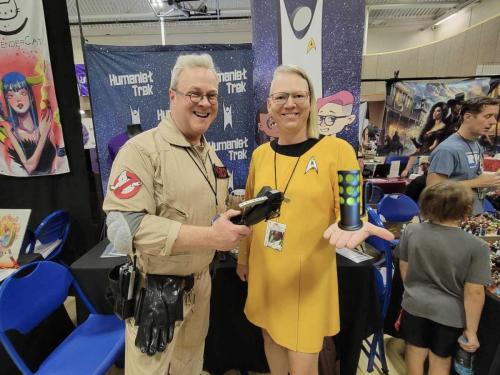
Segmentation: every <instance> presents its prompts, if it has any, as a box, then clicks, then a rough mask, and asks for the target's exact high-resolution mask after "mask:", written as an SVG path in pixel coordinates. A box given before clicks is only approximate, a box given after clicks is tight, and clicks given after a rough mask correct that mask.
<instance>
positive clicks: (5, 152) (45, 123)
mask: <svg viewBox="0 0 500 375" xmlns="http://www.w3.org/2000/svg"><path fill="white" fill-rule="evenodd" d="M67 172H69V165H68V159H67V157H66V151H65V147H64V139H63V131H62V125H61V121H60V118H59V107H58V103H57V99H56V92H55V88H54V82H53V78H52V68H51V63H50V56H49V49H48V40H47V32H46V29H45V19H44V12H43V6H42V2H41V1H35V0H8V1H3V2H0V174H4V175H8V176H15V177H29V176H44V175H52V174H61V173H67Z"/></svg>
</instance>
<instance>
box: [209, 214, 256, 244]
mask: <svg viewBox="0 0 500 375" xmlns="http://www.w3.org/2000/svg"><path fill="white" fill-rule="evenodd" d="M239 214H240V211H236V210H228V211H226V212H224V213H223V214H221V215H220V216H219V217H218V218H217V220H215V222H214V223H213V225H212V227H211V228H210V231H211V236H212V238H213V240H214V242H215V248H216V249H217V250H220V251H228V250H231V249H234V248H235V247H236V246H238V245H239V243H240V240H241V239H242V238H243V237H247V236H248V235H249V234H250V228H249V227H247V226H245V225H235V224H233V223H232V222H231V221H230V220H229V219H230V218H232V217H233V216H237V215H239Z"/></svg>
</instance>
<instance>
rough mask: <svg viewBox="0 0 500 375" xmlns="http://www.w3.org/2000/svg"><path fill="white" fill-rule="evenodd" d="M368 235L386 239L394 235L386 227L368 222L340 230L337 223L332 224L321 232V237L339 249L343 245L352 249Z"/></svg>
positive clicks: (388, 239)
mask: <svg viewBox="0 0 500 375" xmlns="http://www.w3.org/2000/svg"><path fill="white" fill-rule="evenodd" d="M370 236H377V237H380V238H382V239H383V240H387V241H392V240H393V239H394V235H393V234H392V233H391V232H389V231H388V230H387V229H385V228H381V227H377V226H376V225H373V224H372V223H368V222H363V226H362V227H361V229H358V230H355V231H347V230H342V229H340V228H339V226H338V225H337V224H332V225H330V226H329V227H328V229H327V230H325V233H323V238H324V239H326V240H328V241H329V242H330V245H333V246H335V247H336V248H339V249H341V248H343V247H347V248H349V249H354V248H356V247H357V246H359V245H360V244H361V243H362V242H363V241H364V240H366V239H367V238H368V237H370Z"/></svg>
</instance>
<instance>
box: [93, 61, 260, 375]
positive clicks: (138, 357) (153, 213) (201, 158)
mask: <svg viewBox="0 0 500 375" xmlns="http://www.w3.org/2000/svg"><path fill="white" fill-rule="evenodd" d="M218 83H219V82H218V77H217V75H216V72H215V69H214V65H213V61H212V59H211V57H210V56H209V55H206V54H205V55H185V56H180V57H179V58H178V59H177V62H176V65H175V66H174V69H173V71H172V79H171V83H170V90H169V97H170V113H169V114H168V115H167V116H166V118H165V119H164V120H162V121H161V122H160V123H159V125H158V126H157V127H156V128H154V129H151V130H149V131H146V132H144V133H141V134H139V135H137V136H135V137H134V138H132V139H130V140H129V141H128V142H127V143H126V144H125V145H124V146H123V147H122V149H121V150H120V152H119V153H118V155H117V158H116V159H115V161H114V163H113V167H112V170H111V174H110V179H109V184H108V189H107V194H106V198H105V200H104V205H103V208H104V210H105V211H106V213H107V215H108V216H107V225H108V237H109V239H110V241H111V242H112V243H113V244H114V245H115V247H117V248H118V249H121V250H122V251H127V252H128V253H130V254H131V253H132V252H133V251H135V253H136V254H137V258H138V267H139V268H140V270H141V272H142V275H143V276H144V275H145V274H155V275H179V276H185V275H190V274H194V286H193V289H192V292H191V294H190V295H189V297H190V298H189V299H188V298H186V299H185V301H184V320H183V321H179V322H177V323H176V327H175V331H174V336H173V339H172V341H171V342H170V343H169V344H168V346H167V348H166V350H165V351H163V352H157V353H156V354H154V355H152V356H148V355H147V354H144V353H142V352H141V351H140V350H139V348H138V347H136V346H135V344H134V342H135V338H136V336H137V331H138V327H137V326H135V322H134V319H133V318H130V319H127V321H126V334H125V336H126V351H125V373H126V374H134V375H135V374H148V375H149V374H155V375H156V374H161V375H163V374H169V375H199V374H200V373H201V371H202V364H203V349H204V342H205V336H206V334H207V331H208V315H209V306H210V288H211V283H210V276H209V273H208V265H209V263H210V262H211V260H212V258H213V255H214V249H218V250H229V249H232V248H234V247H236V246H237V244H238V242H239V240H240V239H241V238H242V237H244V236H247V235H248V234H249V232H250V230H249V228H247V227H246V226H241V225H234V224H232V223H231V222H230V221H229V218H230V217H232V216H234V215H236V214H238V212H237V211H233V210H229V211H227V212H224V211H225V203H224V202H225V200H226V195H227V185H228V177H229V176H228V174H227V170H226V169H225V168H224V167H223V166H222V163H221V161H220V160H219V158H218V157H217V155H216V154H215V152H214V151H213V149H212V148H211V147H210V146H209V144H208V143H207V141H206V140H205V138H204V136H203V134H204V133H205V132H206V131H207V130H208V128H209V127H210V125H211V123H212V122H213V121H214V120H215V118H216V116H217V108H218V101H217V99H218V98H217V89H218ZM223 212H224V213H223ZM216 214H220V217H219V218H218V219H217V220H215V222H214V223H213V224H211V221H212V219H213V218H214V216H215V215H216Z"/></svg>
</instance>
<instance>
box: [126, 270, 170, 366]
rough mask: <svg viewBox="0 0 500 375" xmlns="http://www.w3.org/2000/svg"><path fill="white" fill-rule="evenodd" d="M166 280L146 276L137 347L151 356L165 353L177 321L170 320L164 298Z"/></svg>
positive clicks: (138, 323)
mask: <svg viewBox="0 0 500 375" xmlns="http://www.w3.org/2000/svg"><path fill="white" fill-rule="evenodd" d="M165 280H166V277H165V276H161V275H147V276H146V288H145V290H144V293H145V295H144V299H143V301H142V306H140V307H139V308H140V309H141V312H140V321H139V322H137V321H136V324H137V325H139V329H138V330H137V336H136V338H135V346H137V347H138V348H139V349H140V351H141V352H142V353H146V354H147V355H149V356H153V355H155V353H156V352H163V351H164V350H165V348H166V347H167V344H168V343H169V342H170V341H172V338H173V336H174V334H173V330H174V328H175V320H174V321H171V319H169V315H168V309H167V305H166V304H165V302H164V300H163V298H162V294H163V287H164V283H165ZM172 320H173V319H172ZM172 325H173V327H171V326H172Z"/></svg>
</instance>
